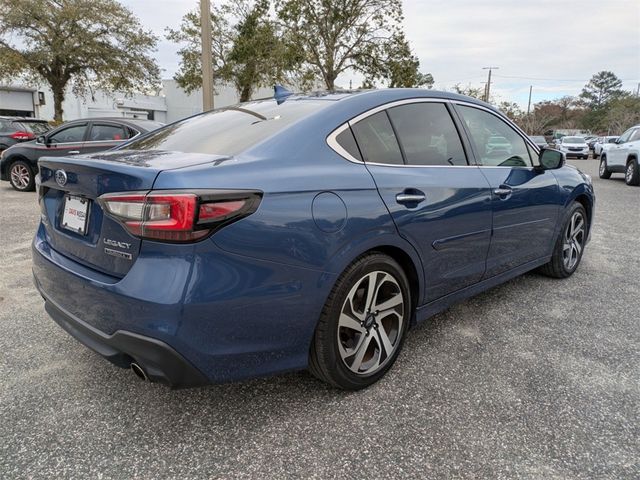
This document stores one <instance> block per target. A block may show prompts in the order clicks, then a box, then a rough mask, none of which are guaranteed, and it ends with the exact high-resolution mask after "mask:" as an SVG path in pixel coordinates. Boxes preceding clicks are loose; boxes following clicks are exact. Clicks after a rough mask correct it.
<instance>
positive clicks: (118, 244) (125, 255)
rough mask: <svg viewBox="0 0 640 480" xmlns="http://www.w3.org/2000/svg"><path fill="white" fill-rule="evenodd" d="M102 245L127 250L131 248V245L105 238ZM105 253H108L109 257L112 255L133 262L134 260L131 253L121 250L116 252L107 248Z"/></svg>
mask: <svg viewBox="0 0 640 480" xmlns="http://www.w3.org/2000/svg"><path fill="white" fill-rule="evenodd" d="M102 243H104V244H105V245H109V246H111V247H118V248H123V249H126V250H129V249H130V248H131V244H130V243H127V242H120V241H118V240H111V239H110V238H103V239H102ZM104 253H106V254H107V255H111V256H112V257H118V258H126V259H127V260H132V258H133V257H132V256H131V254H130V253H127V252H122V251H120V250H114V249H113V248H105V249H104Z"/></svg>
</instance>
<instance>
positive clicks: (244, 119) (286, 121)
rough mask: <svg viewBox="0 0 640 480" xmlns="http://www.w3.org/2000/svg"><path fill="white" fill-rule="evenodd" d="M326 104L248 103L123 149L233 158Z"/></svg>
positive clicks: (185, 122) (187, 122) (165, 130)
mask: <svg viewBox="0 0 640 480" xmlns="http://www.w3.org/2000/svg"><path fill="white" fill-rule="evenodd" d="M329 104H330V102H329V101H326V100H293V99H290V100H289V101H286V102H284V103H283V104H281V105H278V104H277V103H276V102H275V100H265V101H257V102H249V103H244V104H241V105H237V106H233V107H227V108H222V109H219V110H214V111H212V112H208V113H204V114H202V115H198V116H196V117H191V118H187V119H185V120H182V121H180V122H177V123H174V124H171V125H167V126H166V127H164V128H161V129H159V130H156V131H155V132H153V133H151V134H150V135H147V136H145V137H144V138H141V139H139V140H134V141H133V142H131V143H128V144H126V145H124V146H123V148H125V149H127V150H165V151H178V152H186V153H207V154H218V155H236V154H238V153H240V152H242V151H245V150H247V149H249V148H250V147H252V146H254V145H256V144H257V143H259V142H261V141H262V140H265V139H267V138H268V137H270V136H272V135H274V134H276V133H278V132H279V131H281V130H283V129H284V128H285V127H287V126H288V125H291V124H292V123H294V122H295V121H297V120H300V119H302V118H304V117H306V116H308V115H310V114H312V113H314V112H316V111H318V110H320V109H322V108H324V107H326V106H327V105H329Z"/></svg>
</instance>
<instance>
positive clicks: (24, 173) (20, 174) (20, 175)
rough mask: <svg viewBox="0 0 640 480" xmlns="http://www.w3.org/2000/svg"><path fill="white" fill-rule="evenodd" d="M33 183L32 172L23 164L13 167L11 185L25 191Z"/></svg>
mask: <svg viewBox="0 0 640 480" xmlns="http://www.w3.org/2000/svg"><path fill="white" fill-rule="evenodd" d="M30 182H31V172H29V169H28V168H27V167H25V166H24V165H22V164H17V165H14V166H13V167H11V183H12V184H13V185H14V186H15V187H16V188H17V189H19V190H24V189H25V188H27V187H28V186H29V183H30Z"/></svg>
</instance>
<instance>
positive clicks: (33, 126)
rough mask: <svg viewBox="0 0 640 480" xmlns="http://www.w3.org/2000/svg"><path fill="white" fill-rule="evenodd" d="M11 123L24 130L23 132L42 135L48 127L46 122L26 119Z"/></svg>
mask: <svg viewBox="0 0 640 480" xmlns="http://www.w3.org/2000/svg"><path fill="white" fill-rule="evenodd" d="M13 124H14V125H15V126H16V127H17V128H20V129H22V130H24V131H25V132H31V133H33V134H34V135H42V134H44V133H47V132H48V131H49V130H50V128H49V124H48V123H46V122H28V121H26V122H25V121H22V122H13Z"/></svg>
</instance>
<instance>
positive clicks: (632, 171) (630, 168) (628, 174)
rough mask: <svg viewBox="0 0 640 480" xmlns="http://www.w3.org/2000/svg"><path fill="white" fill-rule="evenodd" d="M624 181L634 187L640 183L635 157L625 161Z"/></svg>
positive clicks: (639, 172) (639, 173) (639, 170)
mask: <svg viewBox="0 0 640 480" xmlns="http://www.w3.org/2000/svg"><path fill="white" fill-rule="evenodd" d="M624 181H625V182H626V184H627V185H632V186H634V187H637V186H638V185H640V169H639V168H638V161H637V160H636V159H635V158H632V159H631V160H629V161H628V162H627V167H626V168H625V171H624Z"/></svg>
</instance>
